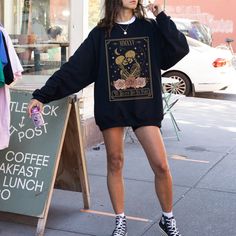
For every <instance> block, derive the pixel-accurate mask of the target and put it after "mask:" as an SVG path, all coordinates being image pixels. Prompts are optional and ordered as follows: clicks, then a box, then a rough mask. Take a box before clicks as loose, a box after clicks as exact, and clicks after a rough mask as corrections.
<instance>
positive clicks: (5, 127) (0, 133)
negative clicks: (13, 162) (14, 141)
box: [0, 86, 10, 150]
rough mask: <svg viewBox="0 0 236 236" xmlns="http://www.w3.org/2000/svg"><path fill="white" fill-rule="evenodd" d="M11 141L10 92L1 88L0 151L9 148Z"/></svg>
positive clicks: (5, 88)
mask: <svg viewBox="0 0 236 236" xmlns="http://www.w3.org/2000/svg"><path fill="white" fill-rule="evenodd" d="M9 141H10V91H9V88H8V87H7V86H4V87H2V88H0V150H2V149H4V148H7V147H8V145H9Z"/></svg>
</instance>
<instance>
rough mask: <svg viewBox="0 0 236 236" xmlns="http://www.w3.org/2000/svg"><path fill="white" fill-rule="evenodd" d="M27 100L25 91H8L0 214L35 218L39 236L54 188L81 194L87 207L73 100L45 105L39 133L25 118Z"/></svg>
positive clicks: (28, 95)
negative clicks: (7, 135)
mask: <svg viewBox="0 0 236 236" xmlns="http://www.w3.org/2000/svg"><path fill="white" fill-rule="evenodd" d="M30 99H31V92H29V91H22V90H12V91H11V104H10V108H11V128H10V133H11V138H10V145H9V147H8V148H6V149H4V150H1V151H0V212H2V214H4V213H11V214H12V213H13V214H19V215H22V216H30V217H34V218H37V220H38V222H37V230H36V235H37V236H42V235H43V234H44V229H45V225H46V221H47V215H48V210H49V206H50V203H51V198H52V193H53V189H54V186H55V187H56V188H61V189H65V190H72V191H78V192H82V194H83V200H84V208H89V205H90V195H89V183H88V176H87V169H86V162H85V156H84V148H83V142H82V132H81V126H80V114H79V106H78V100H77V99H76V96H73V97H67V98H64V99H61V100H58V101H54V102H51V103H49V104H46V105H45V106H44V110H43V114H44V120H45V124H44V125H43V126H42V127H41V128H36V127H34V126H33V123H32V121H31V119H30V118H29V117H28V115H27V104H28V102H29V100H30ZM68 173H70V174H69V175H68ZM65 176H66V177H65Z"/></svg>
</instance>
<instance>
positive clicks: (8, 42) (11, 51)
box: [0, 26, 23, 79]
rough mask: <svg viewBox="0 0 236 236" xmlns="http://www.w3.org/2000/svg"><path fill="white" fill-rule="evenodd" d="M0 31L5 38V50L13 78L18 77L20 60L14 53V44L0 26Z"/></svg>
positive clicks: (20, 67) (20, 69) (19, 76)
mask: <svg viewBox="0 0 236 236" xmlns="http://www.w3.org/2000/svg"><path fill="white" fill-rule="evenodd" d="M0 31H2V33H3V35H4V38H5V40H6V45H7V50H8V54H9V58H10V62H11V67H12V71H13V74H14V79H19V78H21V72H22V71H23V68H22V66H21V63H20V60H19V58H18V56H17V54H16V51H15V49H14V46H13V44H12V41H11V38H10V36H9V35H8V33H7V31H6V30H5V28H3V27H2V26H0Z"/></svg>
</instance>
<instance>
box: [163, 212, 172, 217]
mask: <svg viewBox="0 0 236 236" xmlns="http://www.w3.org/2000/svg"><path fill="white" fill-rule="evenodd" d="M162 214H163V215H164V216H165V217H167V218H171V217H173V216H174V215H173V212H172V211H170V212H164V211H163V212H162Z"/></svg>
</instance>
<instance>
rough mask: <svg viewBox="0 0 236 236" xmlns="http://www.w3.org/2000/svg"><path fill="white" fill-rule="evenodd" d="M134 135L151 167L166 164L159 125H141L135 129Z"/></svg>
mask: <svg viewBox="0 0 236 236" xmlns="http://www.w3.org/2000/svg"><path fill="white" fill-rule="evenodd" d="M135 135H136V136H137V138H138V140H139V142H140V143H141V145H142V147H143V149H144V151H145V153H146V155H147V158H148V160H149V162H150V165H151V167H152V168H154V169H155V167H158V166H163V167H164V166H167V165H168V162H167V154H166V150H165V145H164V142H163V139H162V135H161V132H160V128H159V127H157V126H142V127H139V128H137V129H135Z"/></svg>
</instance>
